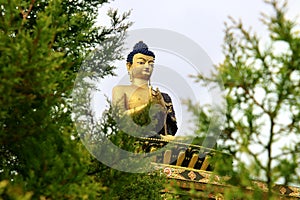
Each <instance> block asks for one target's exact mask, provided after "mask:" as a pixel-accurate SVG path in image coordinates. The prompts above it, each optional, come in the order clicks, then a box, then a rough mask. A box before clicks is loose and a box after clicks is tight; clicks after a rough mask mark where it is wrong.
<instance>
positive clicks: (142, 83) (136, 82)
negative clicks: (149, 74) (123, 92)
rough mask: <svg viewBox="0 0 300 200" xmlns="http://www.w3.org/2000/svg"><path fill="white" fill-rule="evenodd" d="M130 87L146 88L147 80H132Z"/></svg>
mask: <svg viewBox="0 0 300 200" xmlns="http://www.w3.org/2000/svg"><path fill="white" fill-rule="evenodd" d="M131 84H132V85H134V86H137V87H145V88H146V87H148V86H149V85H148V80H145V79H140V78H135V79H133V80H132V83H131Z"/></svg>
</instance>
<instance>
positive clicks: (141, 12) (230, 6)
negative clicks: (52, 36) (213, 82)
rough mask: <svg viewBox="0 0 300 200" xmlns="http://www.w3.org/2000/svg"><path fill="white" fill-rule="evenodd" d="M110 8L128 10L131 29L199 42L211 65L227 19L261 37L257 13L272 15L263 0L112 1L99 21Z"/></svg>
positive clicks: (294, 0) (294, 3) (293, 10)
mask: <svg viewBox="0 0 300 200" xmlns="http://www.w3.org/2000/svg"><path fill="white" fill-rule="evenodd" d="M109 8H114V9H118V10H119V11H120V12H126V11H129V10H131V15H130V18H129V20H130V21H132V22H134V24H133V26H132V27H131V28H130V30H134V29H140V28H163V29H168V30H172V31H176V32H178V33H181V34H183V35H185V36H187V37H189V38H191V39H192V40H194V41H195V42H196V43H198V44H199V45H200V46H201V47H202V48H203V49H204V50H205V51H206V52H207V54H208V55H209V56H210V57H211V59H212V61H213V62H214V64H217V63H219V62H221V60H222V58H223V57H222V49H221V45H222V43H223V37H224V33H223V30H224V22H225V21H226V22H228V21H229V20H228V16H232V17H233V18H235V19H241V20H242V21H243V22H244V23H245V25H247V26H251V27H252V28H253V30H254V31H255V32H257V33H259V34H260V35H263V34H265V33H266V29H265V27H264V26H263V25H262V23H261V22H260V21H259V18H260V17H261V15H260V13H261V12H264V13H267V14H269V13H271V7H270V6H269V5H267V4H265V3H264V2H263V0H209V1H203V0H186V1H182V0H181V1H179V0H151V1H145V0H115V1H112V2H111V3H109V4H105V5H104V6H103V7H102V8H101V12H100V15H99V22H100V23H102V24H103V23H104V24H105V23H106V22H107V21H106V19H107V18H105V12H106V11H107V10H108V9H109ZM288 8H289V11H288V16H289V17H296V16H297V15H299V14H300V12H299V11H300V0H289V1H288Z"/></svg>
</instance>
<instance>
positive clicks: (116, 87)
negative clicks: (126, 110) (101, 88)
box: [113, 85, 131, 91]
mask: <svg viewBox="0 0 300 200" xmlns="http://www.w3.org/2000/svg"><path fill="white" fill-rule="evenodd" d="M129 89H131V86H130V85H116V86H115V87H113V91H124V90H129Z"/></svg>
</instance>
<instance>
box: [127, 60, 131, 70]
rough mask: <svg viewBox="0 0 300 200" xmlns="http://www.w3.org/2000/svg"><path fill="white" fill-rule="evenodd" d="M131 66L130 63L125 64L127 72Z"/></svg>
mask: <svg viewBox="0 0 300 200" xmlns="http://www.w3.org/2000/svg"><path fill="white" fill-rule="evenodd" d="M131 65H132V64H131V63H130V62H127V63H126V67H127V70H130V68H131Z"/></svg>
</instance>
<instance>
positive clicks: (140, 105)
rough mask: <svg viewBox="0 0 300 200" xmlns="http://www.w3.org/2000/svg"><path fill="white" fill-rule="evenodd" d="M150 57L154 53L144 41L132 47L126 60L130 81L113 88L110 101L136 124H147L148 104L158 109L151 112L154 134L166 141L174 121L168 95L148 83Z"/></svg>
mask: <svg viewBox="0 0 300 200" xmlns="http://www.w3.org/2000/svg"><path fill="white" fill-rule="evenodd" d="M154 60H155V55H154V53H153V52H152V51H150V50H148V46H147V45H146V44H145V43H143V42H142V41H140V42H138V43H137V44H136V45H135V46H134V48H133V51H132V52H130V53H129V55H128V56H127V63H126V67H127V71H128V74H129V76H130V82H131V84H130V85H117V86H115V87H114V88H113V91H112V104H113V105H114V106H118V108H119V109H121V111H124V113H125V114H126V115H130V116H131V117H132V119H133V121H134V122H135V123H137V124H139V125H140V126H143V125H147V124H149V123H150V121H151V120H150V119H149V108H150V107H151V106H153V105H154V106H155V107H156V108H159V109H158V111H157V113H156V114H155V118H156V119H157V120H156V121H157V125H156V129H155V132H156V133H157V134H156V135H155V136H154V137H156V138H163V139H168V140H170V139H172V137H173V136H174V135H175V133H176V131H177V122H176V118H175V112H174V109H173V105H172V101H171V98H170V96H169V95H168V94H166V93H162V92H160V91H159V90H158V88H157V89H156V90H154V89H153V88H152V86H151V84H150V77H151V75H152V72H153V69H154ZM145 116H146V117H145ZM149 120H150V121H149Z"/></svg>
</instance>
